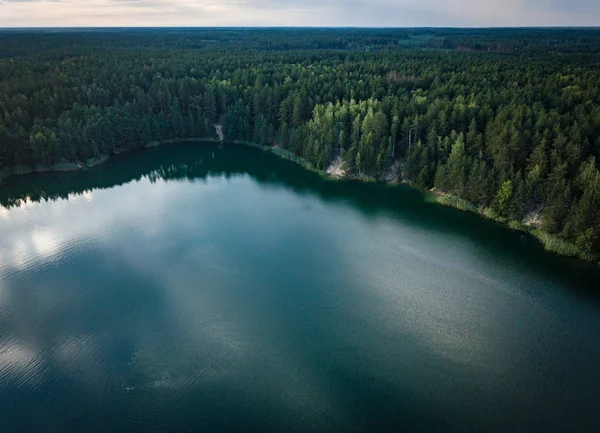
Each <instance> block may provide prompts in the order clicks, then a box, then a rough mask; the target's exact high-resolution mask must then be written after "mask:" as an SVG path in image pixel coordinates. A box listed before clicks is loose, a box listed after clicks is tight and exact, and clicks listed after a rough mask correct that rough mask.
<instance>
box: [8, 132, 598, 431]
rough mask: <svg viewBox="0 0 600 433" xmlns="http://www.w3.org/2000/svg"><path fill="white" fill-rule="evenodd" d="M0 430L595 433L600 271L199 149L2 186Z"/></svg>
mask: <svg viewBox="0 0 600 433" xmlns="http://www.w3.org/2000/svg"><path fill="white" fill-rule="evenodd" d="M0 203H1V204H2V207H0V402H1V405H0V420H1V426H0V431H1V432H2V433H7V432H44V433H48V432H108V431H112V432H116V431H118V432H125V431H128V432H167V431H173V432H174V431H177V432H211V431H214V432H223V431H286V432H294V431H298V432H300V431H310V432H312V431H344V432H350V431H359V432H360V431H362V432H366V431H428V432H452V431H457V432H460V431H473V432H494V431H497V432H506V431H523V432H551V431H557V432H558V431H574V432H575V431H576V432H594V431H600V410H599V407H600V297H599V296H598V294H599V293H600V290H599V288H600V271H599V269H598V267H597V266H595V265H592V264H587V263H583V262H579V261H576V260H571V259H566V258H561V257H558V256H555V255H553V254H551V253H548V252H545V251H544V250H543V248H542V246H541V245H540V244H539V243H538V242H537V241H536V240H534V239H532V238H530V237H528V236H526V235H523V234H522V233H517V232H512V231H509V230H506V229H504V228H502V227H500V226H498V225H497V224H495V223H493V222H490V221H486V220H483V219H481V218H479V217H477V216H475V215H472V214H467V213H462V212H460V211H457V210H455V209H451V208H445V207H442V206H439V205H437V204H436V203H435V201H434V199H433V198H432V197H431V196H429V195H428V194H426V193H423V192H421V191H418V190H415V189H411V188H408V187H404V186H387V185H378V184H367V183H357V182H335V181H326V180H323V179H321V178H320V177H319V176H318V175H316V174H314V173H311V172H307V171H304V170H303V169H302V168H301V167H299V166H297V165H295V164H293V163H291V162H289V161H284V160H280V159H278V158H277V157H276V156H274V155H272V154H269V153H266V152H262V151H260V150H257V149H252V148H246V147H243V146H238V145H233V144H225V145H216V144H206V143H182V144H177V145H173V146H165V147H163V148H155V149H148V150H144V151H140V152H133V153H128V154H123V155H119V156H118V157H116V158H114V159H113V160H111V161H109V162H108V163H107V164H104V165H102V166H98V167H95V168H93V169H90V170H86V171H81V172H72V173H44V174H36V175H27V176H21V177H13V178H10V179H8V180H7V181H6V182H5V183H4V184H3V185H0Z"/></svg>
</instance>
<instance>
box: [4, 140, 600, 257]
mask: <svg viewBox="0 0 600 433" xmlns="http://www.w3.org/2000/svg"><path fill="white" fill-rule="evenodd" d="M195 141H203V142H208V143H222V142H223V143H232V144H240V145H244V146H248V147H254V148H256V149H260V150H262V151H264V152H270V153H273V154H275V155H277V156H278V157H280V158H282V159H286V160H288V161H291V162H294V163H296V164H298V165H300V166H301V167H303V168H304V169H306V170H309V171H312V172H313V173H316V174H318V175H320V176H321V178H323V179H324V180H327V181H360V182H373V183H374V182H378V180H377V179H376V178H374V177H366V176H348V175H347V174H344V175H343V176H339V175H336V174H332V173H328V171H327V170H319V169H317V168H316V167H314V166H313V165H312V164H311V163H310V162H308V161H307V160H305V159H304V158H302V157H300V156H298V155H296V154H294V153H292V152H290V151H288V150H286V149H282V148H280V147H278V146H265V145H262V144H258V143H253V142H249V141H243V140H225V139H224V137H222V136H221V134H219V138H214V137H194V138H179V139H176V138H170V139H165V140H153V141H150V142H148V143H146V144H145V145H143V146H141V147H139V148H134V149H126V150H122V151H120V152H119V153H117V154H112V155H101V156H99V157H97V158H91V159H88V160H86V161H84V162H82V161H78V162H62V163H57V164H54V165H52V166H36V167H33V168H32V167H24V166H16V167H15V168H13V169H12V170H8V169H3V170H0V184H2V183H3V182H4V181H5V180H6V179H8V178H10V177H12V176H19V175H25V174H33V173H46V172H70V171H80V170H87V169H90V168H93V167H96V166H99V165H101V164H104V163H105V162H107V161H109V160H110V159H111V158H112V157H114V156H115V155H118V154H121V153H127V152H130V151H132V150H137V149H150V148H153V147H159V146H162V145H165V144H175V143H189V142H195ZM381 183H384V184H387V185H391V186H395V185H407V186H410V187H411V188H415V189H420V190H421V191H425V192H427V193H429V194H433V196H434V197H435V202H436V203H437V204H439V205H441V206H447V207H453V208H455V209H457V210H460V211H462V212H469V213H474V214H476V215H478V216H480V217H482V218H484V219H488V220H492V221H494V222H496V223H499V224H500V225H501V226H502V227H503V228H505V229H509V230H514V231H519V232H522V233H525V234H527V235H529V236H532V237H533V238H534V239H536V240H537V241H538V242H540V243H541V244H542V245H543V246H544V249H545V250H546V251H549V252H552V253H554V254H557V255H560V256H563V257H571V258H576V259H579V260H583V261H586V262H595V263H596V264H597V265H600V262H598V259H599V257H598V256H597V255H596V256H594V255H589V254H587V253H585V252H584V251H582V250H581V249H579V248H577V246H575V245H574V244H573V243H571V242H569V241H566V240H564V239H562V238H560V237H559V236H558V235H554V234H551V233H548V232H545V231H544V230H542V229H540V228H538V227H535V226H532V225H526V224H524V223H523V222H520V221H516V220H510V219H509V218H505V217H501V216H499V215H497V214H496V213H495V212H494V211H493V210H492V209H491V208H487V207H483V206H476V205H474V204H473V203H470V202H468V201H466V200H464V199H461V198H459V197H456V196H453V195H451V194H447V193H444V192H440V191H436V189H435V188H432V189H429V190H428V189H423V188H418V187H416V186H414V185H413V184H412V183H411V182H408V181H400V180H398V179H395V180H388V181H384V182H381Z"/></svg>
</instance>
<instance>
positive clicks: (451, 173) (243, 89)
mask: <svg viewBox="0 0 600 433" xmlns="http://www.w3.org/2000/svg"><path fill="white" fill-rule="evenodd" d="M599 50H600V34H599V33H598V32H597V31H595V30H593V29H590V30H570V29H512V30H511V29H481V30H462V29H457V30H451V29H325V30H324V29H262V30H261V29H179V30H178V31H176V32H172V31H167V30H149V29H139V30H101V31H84V30H79V31H56V32H44V31H37V32H36V31H0V164H1V165H2V167H4V168H11V167H15V166H17V165H25V166H34V165H44V166H50V165H52V164H56V163H60V162H75V161H85V160H88V159H90V158H96V157H99V156H103V155H107V154H110V153H111V152H119V151H121V150H127V149H133V148H138V147H142V146H144V145H145V144H146V143H148V142H150V141H153V140H164V139H173V138H190V137H207V136H215V129H214V126H213V125H214V124H221V125H222V126H223V132H224V134H225V137H226V139H231V140H233V139H237V140H244V141H252V142H256V143H259V144H262V145H268V146H273V145H277V146H280V147H281V148H284V149H287V150H289V151H291V152H293V153H295V154H296V155H298V156H301V157H303V158H305V159H306V160H307V161H309V162H310V163H312V164H313V165H314V166H315V167H317V168H319V169H324V168H326V167H327V166H328V165H329V164H330V163H331V162H332V161H333V160H334V159H335V158H337V157H341V158H342V160H343V163H344V167H345V169H346V171H347V172H348V173H350V174H353V175H360V176H371V177H378V178H384V177H387V176H389V175H390V174H391V170H392V167H393V165H394V162H399V160H401V162H403V164H402V173H403V175H404V176H405V177H407V178H408V179H409V180H411V181H413V182H414V183H415V184H416V185H418V186H420V187H423V188H431V187H434V186H435V187H436V188H437V189H439V190H440V191H442V192H447V193H450V194H452V195H455V196H457V197H459V198H460V199H463V200H468V201H469V202H471V203H472V204H474V205H476V206H485V207H487V206H491V207H492V208H493V209H494V210H495V211H496V212H497V214H498V215H499V216H501V217H506V218H510V219H514V220H521V219H523V218H524V217H525V216H526V215H527V214H528V213H530V212H532V211H538V212H539V211H541V213H542V221H543V223H542V224H543V228H544V229H545V230H547V231H549V232H552V233H557V234H559V235H560V236H563V237H565V238H567V239H568V240H570V241H572V242H575V243H576V244H577V245H578V246H579V247H580V248H581V249H582V250H585V251H587V252H598V251H599V250H600V211H599V209H600V174H599V171H598V166H597V163H596V161H598V160H599V158H600V105H599V103H598V101H600V72H599V71H600V60H599V57H598V56H597V52H598V51H599ZM396 166H397V165H396Z"/></svg>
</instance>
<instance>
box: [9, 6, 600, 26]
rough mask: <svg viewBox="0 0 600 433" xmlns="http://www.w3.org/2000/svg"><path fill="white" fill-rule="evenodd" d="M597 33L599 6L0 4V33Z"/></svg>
mask: <svg viewBox="0 0 600 433" xmlns="http://www.w3.org/2000/svg"><path fill="white" fill-rule="evenodd" d="M121 26H127V27H129V26H165V27H166V26H357V27H446V26H448V27H495V26H501V27H502V26H506V27H512V26H600V0H0V27H121Z"/></svg>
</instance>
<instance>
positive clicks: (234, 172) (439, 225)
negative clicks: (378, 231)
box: [0, 143, 600, 297]
mask: <svg viewBox="0 0 600 433" xmlns="http://www.w3.org/2000/svg"><path fill="white" fill-rule="evenodd" d="M241 175H248V176H250V177H252V179H253V180H255V181H256V182H257V183H259V184H261V185H263V186H267V187H269V186H273V187H284V188H288V189H291V190H293V191H294V192H296V193H298V194H307V195H313V196H317V197H318V198H319V199H321V200H323V201H326V202H330V203H339V204H347V205H350V206H352V208H353V209H354V210H356V211H358V212H360V213H361V214H362V215H363V216H364V217H366V218H377V217H379V216H382V215H386V216H390V217H392V218H394V219H398V220H402V221H403V222H405V223H407V224H412V225H418V226H419V227H420V228H423V229H425V230H428V231H433V232H440V233H450V234H452V235H455V236H460V237H463V238H466V239H468V240H469V241H471V242H473V243H479V244H486V245H490V246H493V254H494V255H495V257H496V258H499V259H501V260H502V261H504V262H506V263H507V266H517V267H519V268H522V269H523V271H524V272H525V271H527V272H531V271H539V272H544V273H545V274H546V275H548V274H550V275H552V276H553V277H555V278H557V279H558V280H559V281H561V282H564V283H565V285H566V286H571V287H573V288H577V290H578V291H580V292H581V293H582V294H588V295H591V296H594V297H596V296H599V295H600V290H598V283H597V282H598V281H599V280H600V269H599V268H598V266H596V265H594V264H589V263H585V262H582V261H579V260H575V259H568V258H564V257H559V256H556V255H555V254H552V253H549V252H546V251H544V249H543V247H542V245H541V244H540V243H539V242H538V241H537V240H535V239H533V238H531V237H529V236H527V235H525V234H523V233H520V232H514V231H510V230H507V229H505V228H503V227H501V226H500V225H499V224H497V223H494V222H491V221H487V220H484V219H482V218H480V217H478V216H476V215H473V214H468V213H464V212H461V211H458V210H456V209H452V208H447V207H442V206H439V205H437V204H436V203H435V200H433V198H432V197H431V195H429V194H427V193H425V192H423V191H419V190H416V189H413V188H410V187H407V186H402V185H400V186H391V185H381V184H374V183H363V182H357V181H328V180H324V179H323V178H321V177H320V176H319V175H317V174H315V173H312V172H308V171H306V170H305V169H303V168H302V167H300V166H298V165H296V164H294V163H292V162H290V161H286V160H281V159H279V158H278V157H277V156H275V155H272V154H270V153H268V152H262V151H260V150H257V149H253V148H249V147H246V146H243V145H236V144H230V143H227V144H220V145H217V144H212V143H179V144H176V145H171V146H163V147H159V148H153V149H147V150H141V151H136V152H131V153H127V154H124V155H121V156H119V157H116V158H114V159H112V160H111V161H109V162H108V163H107V164H104V165H101V166H98V167H94V168H92V169H89V170H85V171H77V172H65V173H57V172H52V173H39V174H32V175H25V176H20V177H14V178H11V179H9V180H8V181H6V182H5V183H4V184H1V185H0V205H2V206H4V207H7V208H11V207H14V206H19V205H20V204H21V203H22V202H23V201H24V200H31V201H33V202H39V201H55V200H59V199H67V198H68V197H69V196H70V195H73V194H75V195H77V194H82V193H84V192H86V191H92V190H95V189H107V188H113V187H115V186H119V185H123V184H126V183H129V182H132V181H139V180H141V179H144V178H146V179H149V180H150V181H157V180H164V181H182V180H187V181H197V180H202V179H207V178H209V177H220V176H223V177H225V178H231V177H236V176H241Z"/></svg>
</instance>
